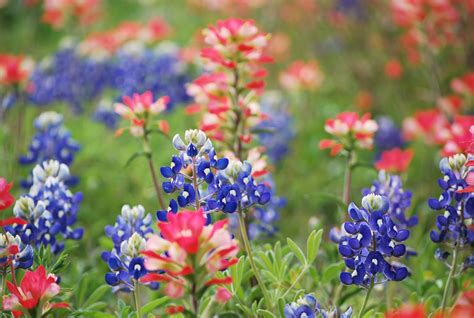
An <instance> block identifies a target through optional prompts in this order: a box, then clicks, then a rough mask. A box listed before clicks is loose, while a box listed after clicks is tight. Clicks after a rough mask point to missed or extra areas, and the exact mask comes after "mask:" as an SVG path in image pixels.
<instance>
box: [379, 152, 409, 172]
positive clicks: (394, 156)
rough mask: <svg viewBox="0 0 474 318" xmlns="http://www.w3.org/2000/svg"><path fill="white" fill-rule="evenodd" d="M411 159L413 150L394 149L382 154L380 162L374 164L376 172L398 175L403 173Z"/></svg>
mask: <svg viewBox="0 0 474 318" xmlns="http://www.w3.org/2000/svg"><path fill="white" fill-rule="evenodd" d="M412 159H413V150H411V149H407V150H402V149H400V148H394V149H391V150H387V151H384V152H382V156H381V158H380V160H378V161H377V162H376V163H375V168H377V170H385V171H387V172H389V173H397V174H400V173H402V172H405V171H406V170H407V169H408V166H409V165H410V162H411V160H412Z"/></svg>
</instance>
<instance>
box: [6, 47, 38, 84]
mask: <svg viewBox="0 0 474 318" xmlns="http://www.w3.org/2000/svg"><path fill="white" fill-rule="evenodd" d="M33 65H34V64H33V61H32V60H31V59H30V58H26V57H24V56H21V55H8V54H0V85H13V84H20V83H22V82H24V81H26V80H27V79H28V77H29V76H30V73H31V71H32V70H33Z"/></svg>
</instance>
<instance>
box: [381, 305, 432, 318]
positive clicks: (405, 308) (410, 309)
mask: <svg viewBox="0 0 474 318" xmlns="http://www.w3.org/2000/svg"><path fill="white" fill-rule="evenodd" d="M426 317H427V314H426V310H425V306H424V305H406V304H404V305H402V306H401V307H400V308H396V309H391V310H388V311H387V312H386V313H385V318H426Z"/></svg>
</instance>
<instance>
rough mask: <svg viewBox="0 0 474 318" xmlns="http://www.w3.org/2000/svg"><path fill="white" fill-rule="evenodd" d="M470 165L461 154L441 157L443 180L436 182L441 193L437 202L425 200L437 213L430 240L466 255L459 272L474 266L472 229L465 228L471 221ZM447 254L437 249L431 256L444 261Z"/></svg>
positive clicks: (473, 216)
mask: <svg viewBox="0 0 474 318" xmlns="http://www.w3.org/2000/svg"><path fill="white" fill-rule="evenodd" d="M472 164H473V161H472V159H471V158H469V160H468V159H467V158H466V156H465V155H464V154H457V155H454V156H451V157H448V158H443V159H442V160H441V161H440V170H441V172H442V174H443V178H442V179H439V180H438V184H439V186H440V188H441V190H442V193H441V195H440V197H439V198H438V199H436V198H432V199H430V200H429V201H428V204H429V206H430V208H431V209H433V210H436V211H440V212H441V214H440V215H438V217H437V218H436V227H437V229H436V230H433V231H431V233H430V238H431V240H432V241H433V242H435V243H440V244H444V245H447V246H451V247H452V249H454V248H456V249H458V250H459V252H460V253H461V252H463V251H464V250H465V251H466V252H467V253H468V254H470V255H468V256H467V257H466V258H465V260H464V263H463V265H462V267H463V269H464V268H467V267H471V266H474V254H472V253H473V251H472V248H471V247H472V244H474V230H472V228H471V227H470V226H469V224H470V223H471V222H472V220H473V219H474V197H472V192H471V190H470V189H471V188H470V187H469V185H470V183H471V181H470V180H469V176H470V173H469V172H470V169H471V168H470V167H471V166H472ZM471 177H472V175H471ZM468 182H469V183H468ZM450 254H451V253H450V252H449V251H445V250H442V249H438V250H437V251H436V255H435V256H436V257H437V258H438V259H440V260H443V261H445V260H446V259H447V258H448V257H449V255H450Z"/></svg>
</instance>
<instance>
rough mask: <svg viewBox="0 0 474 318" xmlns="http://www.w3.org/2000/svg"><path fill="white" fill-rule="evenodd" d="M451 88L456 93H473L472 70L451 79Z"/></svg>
mask: <svg viewBox="0 0 474 318" xmlns="http://www.w3.org/2000/svg"><path fill="white" fill-rule="evenodd" d="M451 89H452V90H453V91H454V92H456V93H458V94H466V95H474V72H470V73H467V74H465V75H463V76H461V77H459V78H455V79H453V80H452V81H451Z"/></svg>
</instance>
